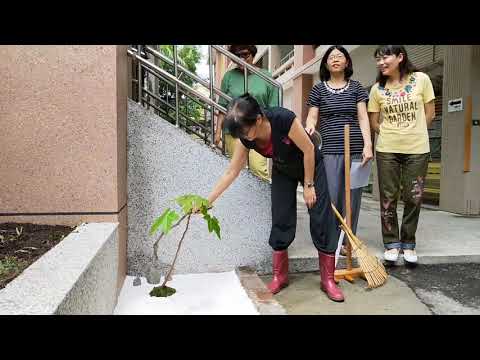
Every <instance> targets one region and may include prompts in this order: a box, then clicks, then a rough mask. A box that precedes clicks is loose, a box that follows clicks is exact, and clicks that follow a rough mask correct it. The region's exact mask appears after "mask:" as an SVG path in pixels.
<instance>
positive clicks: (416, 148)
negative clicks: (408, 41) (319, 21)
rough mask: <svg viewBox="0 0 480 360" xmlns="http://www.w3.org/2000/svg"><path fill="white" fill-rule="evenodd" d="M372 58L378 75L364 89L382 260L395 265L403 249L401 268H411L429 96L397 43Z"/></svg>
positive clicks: (424, 79)
mask: <svg viewBox="0 0 480 360" xmlns="http://www.w3.org/2000/svg"><path fill="white" fill-rule="evenodd" d="M374 56H375V59H376V63H377V67H378V70H379V72H378V76H377V83H376V84H375V85H373V87H372V89H371V91H370V100H369V103H368V112H369V115H370V122H371V126H372V128H373V130H374V131H375V132H376V133H377V134H378V140H377V145H376V162H377V168H378V183H379V189H380V215H381V223H382V236H383V243H384V246H385V254H384V256H385V260H386V261H388V262H395V261H396V260H397V259H398V256H399V253H400V251H403V258H404V260H405V262H406V264H414V263H416V262H417V255H416V252H415V244H416V239H415V233H416V231H417V225H418V218H419V215H420V207H421V202H422V198H423V190H424V183H425V177H426V175H427V168H428V159H429V155H430V145H429V139H428V132H427V128H428V126H430V124H431V123H432V121H433V119H434V117H435V103H434V99H435V94H434V92H433V86H432V82H431V81H430V78H429V77H428V75H427V74H425V73H422V72H418V71H415V68H414V66H413V65H412V63H411V62H410V61H409V60H408V56H407V52H406V50H405V48H404V47H403V46H402V45H383V46H380V47H378V48H377V49H376V50H375V54H374ZM380 115H381V118H382V121H381V122H380ZM401 187H402V188H403V194H402V197H403V201H404V211H403V219H402V225H401V228H400V234H399V229H398V220H397V199H398V197H399V193H400V189H401Z"/></svg>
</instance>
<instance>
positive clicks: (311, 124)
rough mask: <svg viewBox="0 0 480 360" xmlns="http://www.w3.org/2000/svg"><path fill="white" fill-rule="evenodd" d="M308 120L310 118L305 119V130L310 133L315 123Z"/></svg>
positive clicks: (313, 129)
mask: <svg viewBox="0 0 480 360" xmlns="http://www.w3.org/2000/svg"><path fill="white" fill-rule="evenodd" d="M309 120H310V119H307V124H306V126H305V130H306V131H307V134H308V135H312V134H313V133H314V132H315V124H313V121H309Z"/></svg>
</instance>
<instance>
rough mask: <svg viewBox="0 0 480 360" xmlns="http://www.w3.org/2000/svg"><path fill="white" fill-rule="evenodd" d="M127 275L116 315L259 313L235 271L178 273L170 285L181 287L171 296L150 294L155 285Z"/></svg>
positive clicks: (168, 284) (143, 279) (176, 287)
mask: <svg viewBox="0 0 480 360" xmlns="http://www.w3.org/2000/svg"><path fill="white" fill-rule="evenodd" d="M134 279H135V277H133V276H127V278H126V279H125V283H124V285H123V288H122V290H121V293H120V296H119V299H118V303H117V307H116V308H115V311H114V314H115V315H258V311H257V310H256V308H255V306H254V304H253V303H252V301H251V300H250V298H249V297H248V295H247V293H246V292H245V290H244V289H243V287H242V285H241V284H240V280H239V279H238V277H237V275H236V274H235V272H234V271H230V272H222V273H203V274H179V275H174V276H173V279H172V281H169V282H168V283H167V286H170V287H173V288H175V289H176V290H177V292H176V293H175V294H173V295H172V296H169V297H165V298H162V297H152V296H150V295H149V293H150V291H151V290H152V289H153V288H154V286H157V285H152V284H148V283H147V281H146V279H145V278H142V279H141V280H142V284H141V285H140V286H133V280H134Z"/></svg>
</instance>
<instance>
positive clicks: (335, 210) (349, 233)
mask: <svg viewBox="0 0 480 360" xmlns="http://www.w3.org/2000/svg"><path fill="white" fill-rule="evenodd" d="M330 205H331V206H332V209H333V212H334V213H335V215H336V216H337V218H338V220H339V221H340V223H341V224H342V227H343V229H344V231H343V232H344V233H345V234H347V236H348V238H349V239H351V241H354V242H355V243H356V245H357V246H360V241H359V240H358V238H357V237H356V236H355V235H354V234H353V231H352V229H350V227H349V226H348V225H347V224H346V223H345V220H343V219H342V215H340V213H339V212H338V210H337V208H336V207H335V205H333V203H331V204H330Z"/></svg>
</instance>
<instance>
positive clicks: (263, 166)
mask: <svg viewBox="0 0 480 360" xmlns="http://www.w3.org/2000/svg"><path fill="white" fill-rule="evenodd" d="M229 51H230V52H231V53H233V54H234V55H236V56H238V57H239V58H241V59H242V60H244V61H245V62H246V63H248V64H250V65H253V58H254V57H255V55H256V53H257V47H256V46H255V45H230V47H229ZM258 70H259V71H261V72H263V73H264V74H266V75H268V76H270V77H271V74H270V72H269V71H268V70H265V69H261V68H258ZM221 90H222V92H224V93H225V94H227V95H229V96H230V97H232V98H235V97H238V96H240V95H242V94H244V93H245V77H244V67H243V66H242V65H237V67H236V68H234V69H232V70H229V71H227V72H226V73H225V75H224V76H223V78H222V85H221ZM248 92H249V93H250V94H251V95H252V96H253V97H254V98H255V99H256V100H257V101H258V102H259V103H260V105H261V106H262V107H266V108H268V107H272V106H278V105H279V102H278V89H277V88H275V86H273V85H272V84H270V83H268V82H267V81H265V80H264V79H262V78H261V77H260V76H258V75H256V74H253V73H249V74H248ZM218 103H219V104H220V105H222V106H224V107H227V106H228V101H227V100H226V99H225V98H223V97H220V99H219V101H218ZM223 124H224V115H223V114H221V113H220V114H219V116H218V119H217V127H216V132H215V145H219V144H220V141H221V139H222V131H223V132H224V135H225V152H226V153H227V155H228V156H230V157H233V154H234V152H235V143H236V141H237V140H235V139H234V138H233V137H232V136H231V135H230V134H229V132H228V129H226V128H225V127H224V126H223ZM248 166H249V168H250V170H251V171H252V173H253V174H255V175H257V176H258V177H260V178H262V179H268V178H269V174H268V165H267V159H266V158H265V157H264V156H262V155H260V154H259V153H257V152H256V151H251V152H250V154H249V157H248Z"/></svg>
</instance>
